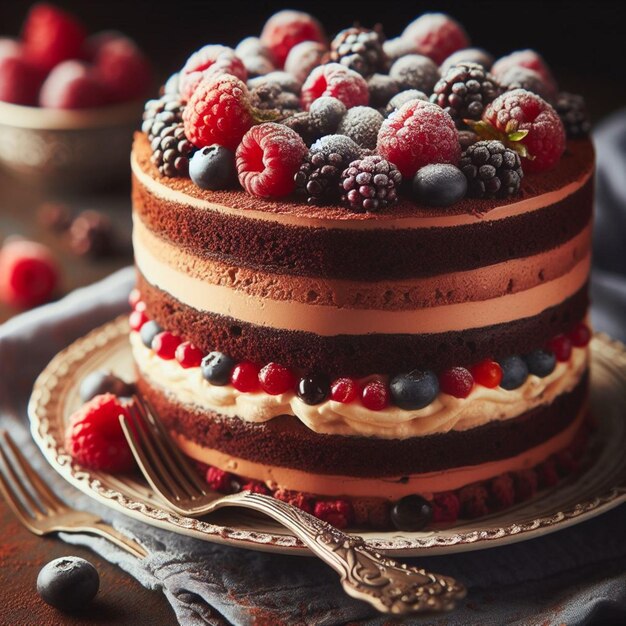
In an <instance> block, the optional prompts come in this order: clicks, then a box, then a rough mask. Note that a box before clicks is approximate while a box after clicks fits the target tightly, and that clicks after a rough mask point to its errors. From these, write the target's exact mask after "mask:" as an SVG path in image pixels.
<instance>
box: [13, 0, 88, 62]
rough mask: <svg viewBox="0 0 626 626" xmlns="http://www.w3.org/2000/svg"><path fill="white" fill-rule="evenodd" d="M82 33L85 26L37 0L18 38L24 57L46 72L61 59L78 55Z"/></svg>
mask: <svg viewBox="0 0 626 626" xmlns="http://www.w3.org/2000/svg"><path fill="white" fill-rule="evenodd" d="M85 36H86V31H85V28H84V27H83V25H82V24H81V23H80V22H79V21H78V20H77V19H76V18H75V17H74V16H73V15H70V14H69V13H66V12H65V11H62V10H61V9H59V8H57V7H55V6H53V5H51V4H46V3H41V4H36V5H34V6H33V8H32V9H31V10H30V12H29V13H28V15H27V17H26V21H25V23H24V30H23V33H22V40H23V42H24V49H25V52H26V55H27V56H28V58H29V59H30V60H31V61H32V62H33V63H34V64H36V65H38V66H40V67H41V68H42V69H44V70H46V71H48V70H51V69H52V68H53V67H54V66H55V65H57V64H59V63H61V61H66V60H68V59H78V58H80V57H81V52H82V46H83V42H84V41H85Z"/></svg>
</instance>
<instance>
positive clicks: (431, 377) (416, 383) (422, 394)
mask: <svg viewBox="0 0 626 626" xmlns="http://www.w3.org/2000/svg"><path fill="white" fill-rule="evenodd" d="M389 388H390V390H391V397H392V399H393V403H394V404H395V405H396V406H399V407H400V408H401V409H405V410H406V411H414V410H419V409H423V408H424V407H425V406H428V405H429V404H430V403H431V402H432V401H433V400H434V399H435V398H436V397H437V394H438V393H439V381H438V380H437V376H435V374H434V373H433V372H431V371H429V370H413V371H411V372H409V373H408V374H399V375H398V376H395V377H394V378H392V379H391V383H390V384H389Z"/></svg>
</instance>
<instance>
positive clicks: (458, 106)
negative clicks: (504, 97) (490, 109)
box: [430, 63, 500, 128]
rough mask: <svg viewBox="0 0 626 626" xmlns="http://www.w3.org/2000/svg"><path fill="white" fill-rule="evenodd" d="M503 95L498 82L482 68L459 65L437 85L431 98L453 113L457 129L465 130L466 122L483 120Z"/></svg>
mask: <svg viewBox="0 0 626 626" xmlns="http://www.w3.org/2000/svg"><path fill="white" fill-rule="evenodd" d="M499 94H500V86H499V85H498V82H497V81H496V79H495V78H494V77H493V76H492V75H491V74H489V72H487V71H486V70H485V68H484V67H483V66H482V65H479V64H478V63H458V64H457V65H454V66H453V67H451V68H450V69H449V70H448V71H447V72H446V74H445V76H443V77H442V78H441V79H440V80H439V81H438V82H437V84H436V85H435V89H434V93H433V94H432V96H431V97H430V99H431V102H434V103H435V104H438V105H439V106H440V107H441V108H442V109H444V110H445V111H447V112H448V113H449V114H450V116H451V117H452V119H453V120H454V123H455V124H456V126H457V128H464V127H465V124H464V122H463V120H465V119H471V120H479V119H480V118H481V116H482V114H483V111H484V110H485V107H486V106H487V105H488V104H489V103H490V102H492V101H493V100H495V99H496V98H497V97H498V95H499Z"/></svg>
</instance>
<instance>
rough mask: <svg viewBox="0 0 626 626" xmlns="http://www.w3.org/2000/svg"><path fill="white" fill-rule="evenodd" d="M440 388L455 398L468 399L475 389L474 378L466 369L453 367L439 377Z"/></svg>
mask: <svg viewBox="0 0 626 626" xmlns="http://www.w3.org/2000/svg"><path fill="white" fill-rule="evenodd" d="M439 387H440V388H441V391H443V393H447V394H449V395H451V396H454V397H455V398H467V396H469V394H470V391H471V390H472V389H473V387H474V377H473V376H472V374H471V372H470V371H469V370H467V369H465V368H464V367H451V368H450V369H448V370H445V372H442V373H441V374H440V375H439Z"/></svg>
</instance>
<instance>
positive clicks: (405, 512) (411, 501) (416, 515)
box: [391, 494, 433, 532]
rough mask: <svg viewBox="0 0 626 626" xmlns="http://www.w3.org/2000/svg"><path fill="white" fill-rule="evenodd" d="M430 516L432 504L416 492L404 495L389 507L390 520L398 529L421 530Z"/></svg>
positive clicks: (431, 515) (428, 521) (429, 519)
mask: <svg viewBox="0 0 626 626" xmlns="http://www.w3.org/2000/svg"><path fill="white" fill-rule="evenodd" d="M432 518H433V507H432V504H431V503H430V502H429V501H428V500H425V499H424V498H422V496H418V495H417V494H414V495H410V496H404V498H402V499H401V500H398V501H397V502H396V503H395V504H394V505H393V506H392V507H391V521H392V523H393V525H394V526H395V527H396V528H397V529H398V530H404V531H408V532H414V531H417V530H422V529H423V528H425V527H426V526H428V524H430V521H431V519H432Z"/></svg>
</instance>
